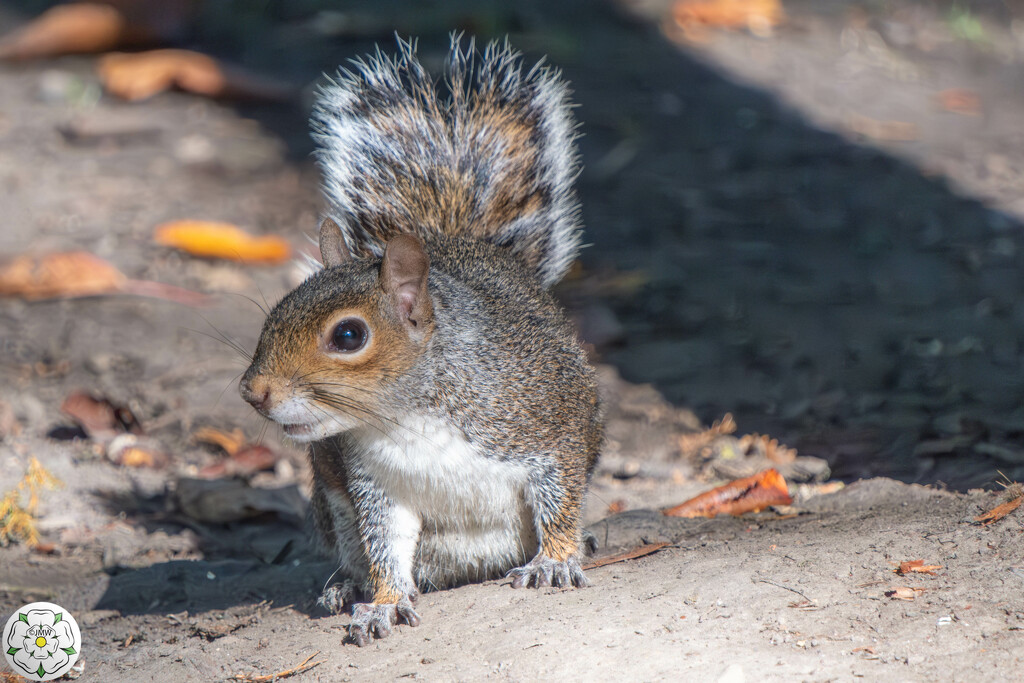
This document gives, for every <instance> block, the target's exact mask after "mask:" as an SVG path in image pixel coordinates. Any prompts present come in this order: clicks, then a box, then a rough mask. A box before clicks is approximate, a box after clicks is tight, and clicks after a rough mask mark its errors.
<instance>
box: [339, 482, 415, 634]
mask: <svg viewBox="0 0 1024 683" xmlns="http://www.w3.org/2000/svg"><path fill="white" fill-rule="evenodd" d="M350 491H351V495H352V500H353V503H354V505H355V508H356V516H357V519H358V523H359V533H360V536H361V538H362V541H363V548H364V550H365V552H366V557H367V561H368V563H369V586H370V589H371V591H372V593H373V595H372V601H371V602H369V603H360V604H356V605H353V607H352V623H351V624H350V625H349V637H350V638H351V639H352V641H353V642H355V643H356V645H359V646H360V647H362V646H363V645H366V644H368V643H369V642H370V641H371V640H373V638H374V637H375V636H376V637H377V638H384V637H386V636H388V635H390V634H391V627H392V626H394V625H395V624H396V623H398V621H399V619H401V620H402V621H404V622H405V623H407V624H408V625H410V626H418V625H419V623H420V617H419V615H418V614H416V611H415V610H414V609H413V601H414V600H415V599H416V598H417V596H418V595H419V593H418V591H417V590H416V584H415V582H414V581H413V560H414V558H415V555H416V544H417V543H418V541H419V535H420V520H419V517H417V516H416V515H415V514H414V513H413V512H412V511H410V510H408V509H407V508H405V507H404V506H402V505H400V504H398V503H397V502H396V501H394V500H393V499H391V498H390V497H389V496H388V495H387V494H386V493H384V492H383V491H382V490H381V489H380V487H379V486H377V485H376V484H375V483H374V482H373V481H372V480H371V479H370V478H368V477H366V478H362V477H356V478H354V479H353V481H352V485H351V487H350Z"/></svg>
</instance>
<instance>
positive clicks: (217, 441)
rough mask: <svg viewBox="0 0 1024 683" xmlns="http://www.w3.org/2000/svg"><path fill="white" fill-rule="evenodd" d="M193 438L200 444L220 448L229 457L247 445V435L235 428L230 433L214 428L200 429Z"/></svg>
mask: <svg viewBox="0 0 1024 683" xmlns="http://www.w3.org/2000/svg"><path fill="white" fill-rule="evenodd" d="M192 438H193V439H195V440H196V441H198V442H200V443H209V444H213V445H214V446H219V447H220V448H221V449H222V450H223V451H224V452H225V453H227V454H228V455H234V454H235V453H237V452H238V451H240V450H241V449H242V446H244V445H245V443H246V442H245V435H244V434H242V430H241V429H238V428H235V429H233V430H231V431H230V432H223V431H221V430H219V429H214V428H213V427H200V428H199V429H197V430H196V431H195V434H193V435H192Z"/></svg>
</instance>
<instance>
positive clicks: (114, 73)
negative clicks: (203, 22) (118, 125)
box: [97, 50, 291, 101]
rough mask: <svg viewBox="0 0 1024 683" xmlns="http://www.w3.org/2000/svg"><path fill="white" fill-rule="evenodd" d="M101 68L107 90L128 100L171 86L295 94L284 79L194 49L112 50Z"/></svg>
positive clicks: (258, 95)
mask: <svg viewBox="0 0 1024 683" xmlns="http://www.w3.org/2000/svg"><path fill="white" fill-rule="evenodd" d="M97 68H98V70H99V74H100V80H101V81H102V82H103V86H104V87H105V88H106V89H107V91H108V92H110V93H111V94H113V95H116V96H117V97H120V98H123V99H126V100H133V101H134V100H142V99H145V98H147V97H152V96H153V95H156V94H157V93H160V92H163V91H164V90H169V89H171V88H180V89H181V90H185V91H187V92H193V93H196V94H199V95H205V96H207V97H234V98H239V99H260V100H278V101H280V100H286V99H288V98H289V97H290V96H291V89H290V88H289V87H288V86H286V85H284V84H282V83H279V82H276V81H272V80H270V79H267V78H260V77H257V76H253V75H251V74H248V73H246V72H244V71H242V70H240V69H228V68H227V67H225V66H224V65H223V64H221V63H220V62H218V61H217V60H216V59H214V58H213V57H210V56H208V55H204V54H202V53H199V52H192V51H191V50H150V51H149V52H136V53H131V54H122V53H112V54H109V55H105V56H104V57H103V58H102V59H100V62H99V65H98V67H97Z"/></svg>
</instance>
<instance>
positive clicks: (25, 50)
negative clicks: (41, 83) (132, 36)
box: [0, 3, 126, 60]
mask: <svg viewBox="0 0 1024 683" xmlns="http://www.w3.org/2000/svg"><path fill="white" fill-rule="evenodd" d="M125 26H126V22H125V18H124V16H122V14H121V13H120V12H119V11H118V10H116V9H115V8H113V7H111V6H110V5H107V4H93V3H75V4H71V5H60V6H58V7H54V8H52V9H49V10H47V11H46V12H43V13H42V14H41V15H39V16H38V17H36V19H35V20H34V21H32V22H31V23H30V24H27V25H25V26H23V27H22V28H20V29H18V30H17V31H14V32H13V33H10V34H8V35H6V36H4V37H3V39H0V59H11V60H15V59H35V58H39V57H55V56H57V55H68V54H82V53H94V52H103V51H105V50H109V49H111V48H113V47H114V46H116V45H117V44H118V43H119V42H120V40H121V38H122V36H123V34H124V30H125Z"/></svg>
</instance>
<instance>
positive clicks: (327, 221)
mask: <svg viewBox="0 0 1024 683" xmlns="http://www.w3.org/2000/svg"><path fill="white" fill-rule="evenodd" d="M320 259H321V260H322V261H323V262H324V268H330V267H332V266H340V265H341V264H342V263H348V262H349V261H351V260H352V254H350V253H349V251H348V246H346V244H345V238H344V237H342V235H341V228H340V227H338V224H337V223H335V222H334V219H333V218H331V217H330V216H325V217H324V219H323V220H322V221H320Z"/></svg>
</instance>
